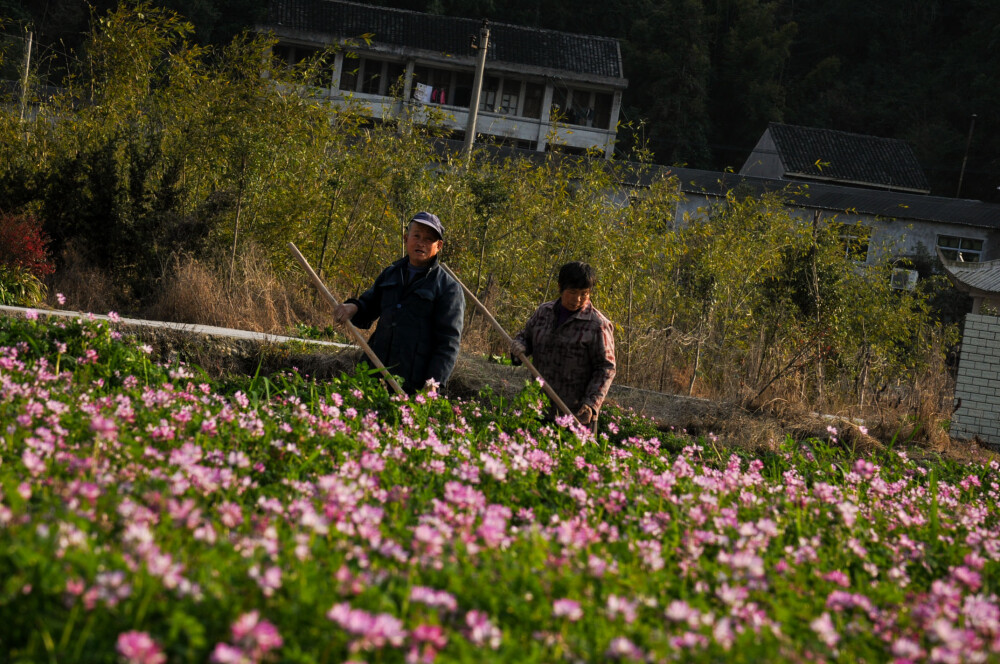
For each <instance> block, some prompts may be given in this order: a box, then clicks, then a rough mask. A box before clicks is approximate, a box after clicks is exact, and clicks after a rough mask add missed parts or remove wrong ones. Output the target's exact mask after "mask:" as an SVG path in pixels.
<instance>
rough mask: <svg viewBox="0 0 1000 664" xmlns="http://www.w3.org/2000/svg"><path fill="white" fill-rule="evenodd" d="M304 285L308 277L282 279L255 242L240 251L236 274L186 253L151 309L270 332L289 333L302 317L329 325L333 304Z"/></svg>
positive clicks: (161, 315) (178, 318)
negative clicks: (255, 246)
mask: <svg viewBox="0 0 1000 664" xmlns="http://www.w3.org/2000/svg"><path fill="white" fill-rule="evenodd" d="M295 276H297V275H292V277H295ZM305 287H306V284H305V282H304V281H303V280H299V279H297V278H290V279H289V280H282V279H281V278H279V277H278V275H276V274H275V272H274V271H273V270H272V269H271V267H270V265H269V264H268V262H267V259H266V257H265V256H264V254H263V252H260V251H258V250H256V249H254V248H253V247H251V248H249V249H247V250H246V251H245V252H244V253H243V254H242V255H241V256H240V258H239V260H238V261H237V263H236V265H235V266H234V272H233V274H232V275H231V276H230V275H229V274H228V267H227V268H220V267H218V266H213V265H211V264H208V263H204V262H201V261H199V260H196V259H194V258H191V257H183V258H179V259H178V260H177V261H176V262H175V264H174V266H173V268H172V269H171V270H170V271H169V272H168V273H167V274H166V276H165V277H164V279H163V285H162V288H161V289H160V293H159V296H158V297H157V299H156V300H155V301H153V302H151V303H150V305H149V306H148V308H147V312H146V313H147V315H148V316H150V317H153V318H156V319H159V320H169V321H174V322H178V323H191V324H201V325H215V326H218V327H228V328H235V329H242V330H250V331H253V332H266V333H269V334H287V333H288V332H289V330H290V329H291V328H292V327H294V325H295V324H296V323H299V322H302V323H306V324H309V325H326V324H328V323H329V305H327V304H326V303H325V302H319V301H318V299H317V298H316V297H315V296H314V294H313V293H312V292H309V291H306V290H305Z"/></svg>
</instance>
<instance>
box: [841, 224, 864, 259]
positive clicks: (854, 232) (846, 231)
mask: <svg viewBox="0 0 1000 664" xmlns="http://www.w3.org/2000/svg"><path fill="white" fill-rule="evenodd" d="M837 237H839V238H840V244H841V246H843V248H844V257H845V258H849V259H851V260H852V261H856V262H858V263H866V262H868V246H869V244H870V243H871V237H872V229H871V228H869V227H868V226H864V225H862V224H838V225H837Z"/></svg>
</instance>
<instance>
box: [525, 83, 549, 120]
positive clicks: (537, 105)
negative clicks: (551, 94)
mask: <svg viewBox="0 0 1000 664" xmlns="http://www.w3.org/2000/svg"><path fill="white" fill-rule="evenodd" d="M544 96H545V86H544V85H541V84H539V83H525V84H524V110H523V111H522V112H521V113H522V115H523V116H524V117H526V118H534V119H536V120H538V119H540V118H541V117H542V97H544Z"/></svg>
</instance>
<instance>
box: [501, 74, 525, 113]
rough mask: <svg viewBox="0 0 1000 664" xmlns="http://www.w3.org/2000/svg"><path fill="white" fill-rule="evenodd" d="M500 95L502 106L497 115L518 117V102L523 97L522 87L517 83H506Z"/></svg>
mask: <svg viewBox="0 0 1000 664" xmlns="http://www.w3.org/2000/svg"><path fill="white" fill-rule="evenodd" d="M502 90H503V91H502V92H501V93H500V104H499V106H498V107H497V113H503V114H504V115H517V102H518V100H519V99H520V97H521V86H520V84H519V83H518V82H517V81H510V80H507V81H504V82H503V88H502Z"/></svg>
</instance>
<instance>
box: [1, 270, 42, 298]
mask: <svg viewBox="0 0 1000 664" xmlns="http://www.w3.org/2000/svg"><path fill="white" fill-rule="evenodd" d="M45 293H46V288H45V284H44V283H42V281H41V280H40V279H39V278H38V277H36V276H35V275H33V274H32V273H31V272H30V271H29V270H26V269H24V268H21V267H9V266H6V265H0V304H5V305H8V306H22V307H24V306H27V307H30V306H34V305H37V304H40V303H41V302H43V301H44V300H45Z"/></svg>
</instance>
